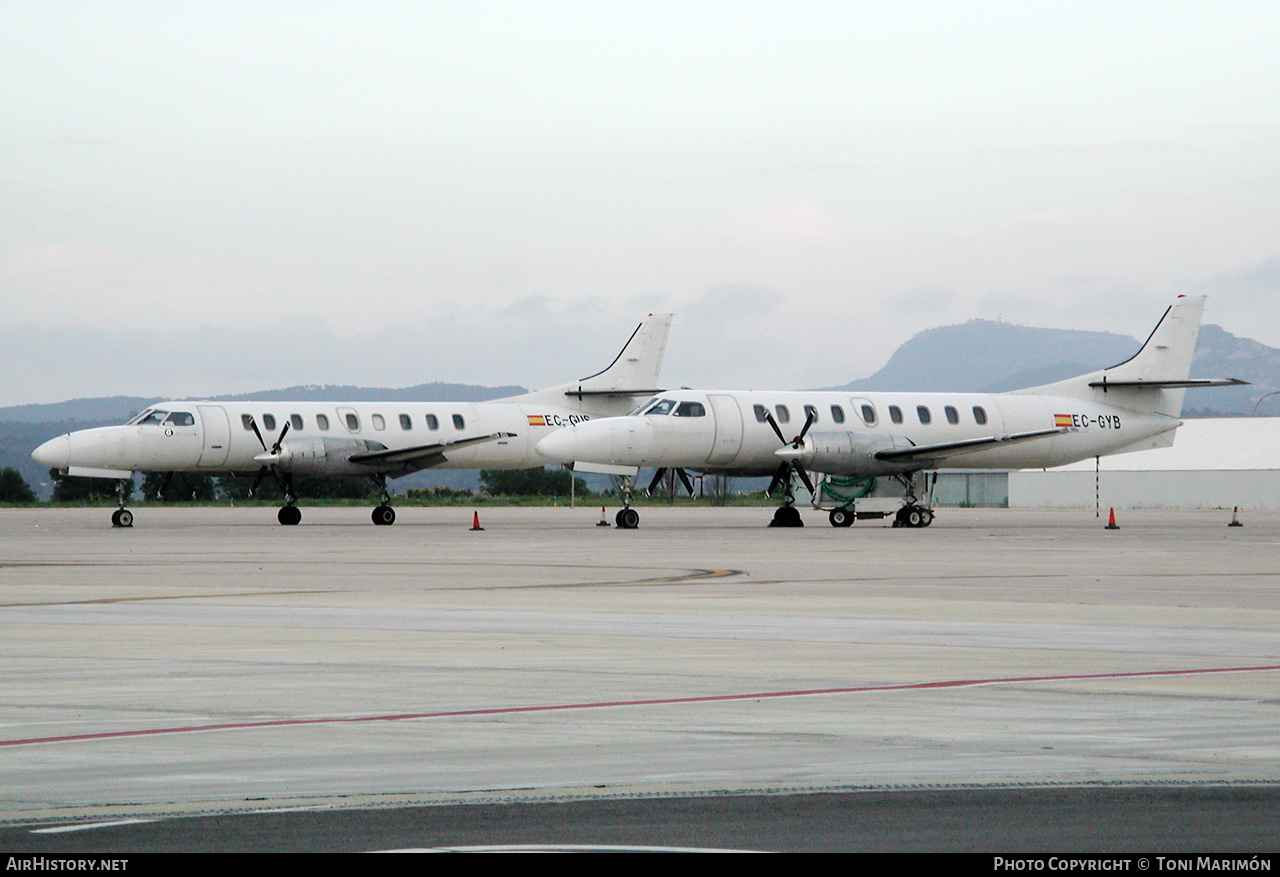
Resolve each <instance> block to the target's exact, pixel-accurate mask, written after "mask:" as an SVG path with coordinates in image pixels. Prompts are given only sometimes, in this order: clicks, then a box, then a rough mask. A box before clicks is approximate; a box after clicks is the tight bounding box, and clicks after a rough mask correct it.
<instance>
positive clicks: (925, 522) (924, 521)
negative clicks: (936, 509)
mask: <svg viewBox="0 0 1280 877" xmlns="http://www.w3.org/2000/svg"><path fill="white" fill-rule="evenodd" d="M932 523H933V510H932V509H921V510H920V526H921V527H927V526H929V525H930V524H932Z"/></svg>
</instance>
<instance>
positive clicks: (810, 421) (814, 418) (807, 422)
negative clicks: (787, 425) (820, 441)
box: [794, 411, 818, 445]
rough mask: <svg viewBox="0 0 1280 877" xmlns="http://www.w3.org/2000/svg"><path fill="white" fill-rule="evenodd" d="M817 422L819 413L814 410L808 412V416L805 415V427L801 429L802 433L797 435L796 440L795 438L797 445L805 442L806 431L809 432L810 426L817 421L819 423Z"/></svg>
mask: <svg viewBox="0 0 1280 877" xmlns="http://www.w3.org/2000/svg"><path fill="white" fill-rule="evenodd" d="M817 422H818V415H816V414H815V413H814V412H812V411H810V412H809V414H808V416H807V417H805V419H804V429H802V430H800V434H799V435H798V436H796V440H795V442H794V444H796V445H802V444H804V435H805V433H807V432H808V431H809V427H811V426H813V425H814V424H815V423H817Z"/></svg>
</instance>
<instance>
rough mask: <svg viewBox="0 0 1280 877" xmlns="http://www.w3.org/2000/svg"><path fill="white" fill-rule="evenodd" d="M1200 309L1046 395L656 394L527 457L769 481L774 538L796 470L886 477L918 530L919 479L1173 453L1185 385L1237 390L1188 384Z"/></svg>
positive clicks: (843, 519)
mask: <svg viewBox="0 0 1280 877" xmlns="http://www.w3.org/2000/svg"><path fill="white" fill-rule="evenodd" d="M1203 309H1204V297H1203V296H1200V297H1179V298H1178V299H1177V300H1176V301H1175V302H1174V303H1173V305H1172V306H1170V308H1169V309H1168V310H1167V311H1166V312H1165V314H1164V316H1163V317H1162V318H1161V320H1160V322H1159V324H1157V325H1156V328H1155V330H1154V331H1153V332H1152V333H1151V337H1149V338H1148V339H1147V342H1146V343H1145V344H1144V345H1143V346H1142V349H1141V350H1139V351H1138V353H1137V354H1136V355H1134V356H1133V357H1132V358H1131V359H1129V360H1127V361H1125V362H1122V363H1120V364H1119V365H1115V366H1112V367H1111V368H1106V369H1103V370H1101V371H1097V372H1092V373H1090V374H1087V375H1082V376H1080V377H1077V378H1071V379H1069V380H1065V381H1059V382H1058V383H1054V384H1048V385H1046V386H1041V387H1032V388H1030V389H1026V390H1017V391H1014V392H1010V393H837V392H830V391H828V392H765V391H754V390H753V391H727V392H718V391H714V390H710V391H698V390H679V391H672V392H664V393H661V394H660V395H658V396H657V397H655V398H653V399H650V400H649V401H648V402H646V403H645V404H644V405H642V406H640V407H639V408H637V409H636V410H635V411H634V412H633V413H631V414H630V415H627V416H625V417H613V418H607V419H600V420H592V421H590V422H589V423H580V424H577V425H575V426H571V427H569V428H566V429H562V430H559V431H557V432H554V433H552V434H551V435H549V436H547V437H546V438H544V439H542V440H541V441H540V442H538V445H537V450H538V452H539V453H541V454H543V455H544V456H545V457H546V458H547V459H550V460H556V461H560V462H563V463H586V464H595V465H606V466H618V467H641V466H654V467H658V468H659V471H658V475H657V476H655V478H654V482H655V484H656V483H657V480H658V478H660V477H661V475H662V474H663V473H664V472H665V471H666V470H668V469H675V470H676V471H677V473H678V474H680V475H681V476H682V480H683V481H684V482H685V486H686V487H690V483H689V481H688V478H687V476H685V475H684V473H683V472H682V471H681V470H682V469H693V470H697V471H700V472H710V473H724V474H728V475H741V476H746V475H751V476H762V475H773V476H774V481H773V484H772V485H771V490H772V489H773V487H775V486H777V485H782V486H784V487H785V488H786V490H785V500H784V504H783V506H782V507H781V508H779V509H778V510H777V512H776V513H775V514H774V518H773V523H772V524H771V526H791V527H796V526H803V522H802V521H801V520H800V513H799V512H798V511H797V510H796V508H795V506H794V503H795V498H794V496H793V495H792V489H791V482H792V478H793V476H798V477H799V479H800V480H801V481H802V482H804V485H805V486H806V487H807V488H808V489H809V491H810V493H814V486H813V483H812V482H811V481H810V479H809V476H808V474H807V470H812V471H815V472H819V473H823V474H824V475H827V476H835V477H845V478H859V479H873V478H879V477H885V476H887V477H890V478H893V479H895V480H897V481H898V482H899V483H900V484H901V485H902V489H903V491H904V493H905V498H904V501H903V504H902V506H901V508H899V509H898V511H897V514H896V517H895V519H894V525H895V526H910V527H925V526H928V525H929V524H930V523H931V522H932V520H933V512H932V510H931V509H930V508H929V504H928V502H924V503H921V502H919V500H918V497H917V491H918V490H919V485H917V482H916V476H917V474H918V473H921V472H926V471H930V470H936V469H937V468H939V467H940V466H945V467H947V468H956V469H1029V468H1035V469H1039V468H1045V467H1050V466H1061V465H1063V464H1066V463H1072V462H1075V461H1077V460H1084V459H1088V458H1089V457H1095V456H1102V455H1105V454H1115V453H1122V452H1125V451H1136V450H1141V449H1144V448H1153V447H1165V446H1168V445H1171V444H1173V434H1174V430H1175V429H1177V427H1178V426H1179V425H1180V424H1181V421H1180V420H1179V419H1178V418H1179V416H1180V414H1181V412H1182V397H1183V395H1184V393H1185V392H1186V389H1187V388H1188V387H1209V386H1227V385H1232V384H1242V383H1245V382H1244V381H1239V380H1236V379H1234V378H1227V379H1212V380H1192V379H1189V378H1188V375H1189V373H1190V370H1191V356H1192V353H1193V352H1194V350H1195V345H1196V336H1197V335H1198V334H1199V332H1200V315H1201V312H1202V311H1203ZM798 423H803V426H801V427H800V429H799V432H797V433H794V434H793V437H791V438H787V436H786V434H785V433H784V429H785V428H786V426H787V425H788V424H798ZM793 428H794V427H793ZM690 490H691V489H690ZM691 492H692V490H691ZM920 492H925V491H920ZM841 499H842V500H843V501H842V502H840V503H839V504H838V505H837V506H836V508H834V509H832V510H831V512H830V520H831V524H832V526H836V527H844V526H848V525H849V524H851V523H852V522H853V520H854V518H855V516H857V515H858V513H857V512H855V511H854V508H853V503H852V501H851V500H849V499H848V498H847V497H842V498H841ZM624 501H625V505H624V508H623V509H622V510H621V511H620V512H618V515H617V523H618V526H619V527H622V528H624V529H631V528H634V527H635V526H636V525H637V524H638V523H639V519H640V516H639V514H637V512H636V511H635V509H633V508H631V507H630V496H629V495H627V496H625V497H624ZM818 504H819V503H818V497H817V496H816V495H815V497H814V506H815V507H818ZM882 514H883V513H873V515H874V516H882Z"/></svg>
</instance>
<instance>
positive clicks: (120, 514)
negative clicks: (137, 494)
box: [111, 478, 133, 527]
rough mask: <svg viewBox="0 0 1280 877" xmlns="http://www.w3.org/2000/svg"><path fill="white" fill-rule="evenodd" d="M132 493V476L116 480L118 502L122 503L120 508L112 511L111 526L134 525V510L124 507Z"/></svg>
mask: <svg viewBox="0 0 1280 877" xmlns="http://www.w3.org/2000/svg"><path fill="white" fill-rule="evenodd" d="M131 493H133V479H132V478H121V479H120V480H119V481H117V482H116V502H118V503H119V504H120V508H118V509H116V510H115V511H114V512H112V513H111V526H113V527H132V526H133V512H131V511H129V510H128V509H127V508H125V507H124V504H125V502H126V501H127V500H128V499H129V494H131Z"/></svg>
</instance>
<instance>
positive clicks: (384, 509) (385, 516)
mask: <svg viewBox="0 0 1280 877" xmlns="http://www.w3.org/2000/svg"><path fill="white" fill-rule="evenodd" d="M373 522H374V523H375V524H378V525H380V526H388V527H389V526H391V525H392V524H394V523H395V522H396V510H395V509H393V508H392V507H391V506H389V505H380V506H378V507H377V508H376V509H374V510H373Z"/></svg>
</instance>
